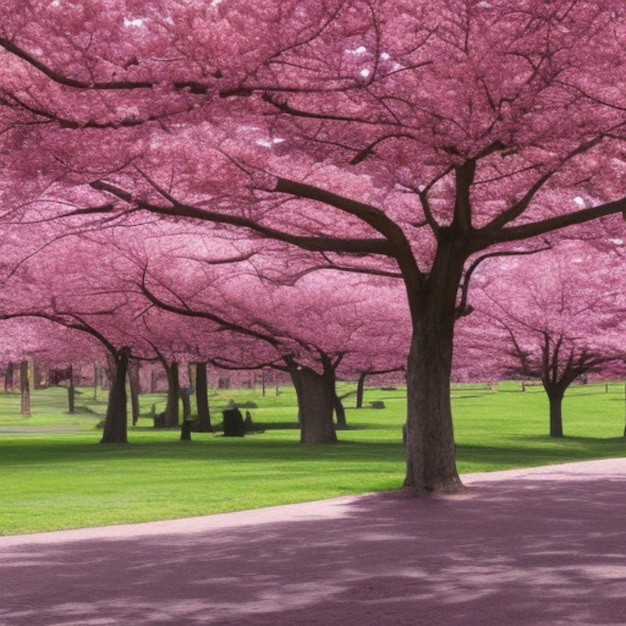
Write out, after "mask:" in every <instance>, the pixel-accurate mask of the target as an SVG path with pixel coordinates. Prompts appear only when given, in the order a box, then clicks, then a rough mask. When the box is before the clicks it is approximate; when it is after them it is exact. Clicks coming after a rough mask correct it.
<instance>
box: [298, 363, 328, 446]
mask: <svg viewBox="0 0 626 626" xmlns="http://www.w3.org/2000/svg"><path fill="white" fill-rule="evenodd" d="M289 373H290V375H291V378H292V381H293V384H294V387H295V389H296V395H297V397H298V413H299V416H300V443H305V444H308V443H333V442H335V441H337V433H336V432H335V425H334V423H333V409H334V406H335V372H334V370H333V369H332V367H330V365H327V366H325V367H324V372H323V373H322V374H318V373H317V372H316V371H315V370H312V369H311V368H309V367H304V366H296V365H294V364H291V365H290V366H289Z"/></svg>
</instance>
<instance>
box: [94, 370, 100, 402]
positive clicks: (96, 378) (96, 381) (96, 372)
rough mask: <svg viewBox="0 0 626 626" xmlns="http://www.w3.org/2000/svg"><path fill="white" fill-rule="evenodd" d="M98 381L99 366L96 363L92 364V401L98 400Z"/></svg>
mask: <svg viewBox="0 0 626 626" xmlns="http://www.w3.org/2000/svg"><path fill="white" fill-rule="evenodd" d="M99 382H100V368H99V367H98V364H97V363H94V364H93V401H94V402H96V401H97V400H98V383H99Z"/></svg>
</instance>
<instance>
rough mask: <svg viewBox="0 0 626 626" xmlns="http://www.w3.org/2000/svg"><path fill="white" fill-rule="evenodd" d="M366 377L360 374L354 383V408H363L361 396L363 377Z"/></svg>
mask: <svg viewBox="0 0 626 626" xmlns="http://www.w3.org/2000/svg"><path fill="white" fill-rule="evenodd" d="M366 376H367V373H366V372H361V373H360V374H359V379H358V381H357V383H356V408H357V409H362V408H363V394H364V392H365V377H366Z"/></svg>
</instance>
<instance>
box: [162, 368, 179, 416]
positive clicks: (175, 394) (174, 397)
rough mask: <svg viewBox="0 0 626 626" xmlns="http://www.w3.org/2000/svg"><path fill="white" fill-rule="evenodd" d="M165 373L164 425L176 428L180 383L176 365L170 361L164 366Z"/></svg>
mask: <svg viewBox="0 0 626 626" xmlns="http://www.w3.org/2000/svg"><path fill="white" fill-rule="evenodd" d="M165 371H166V372H167V406H166V407H165V425H166V426H167V427H174V426H178V422H179V417H180V409H179V406H178V400H179V398H180V382H179V378H178V363H177V362H176V361H172V362H171V363H169V364H167V365H165Z"/></svg>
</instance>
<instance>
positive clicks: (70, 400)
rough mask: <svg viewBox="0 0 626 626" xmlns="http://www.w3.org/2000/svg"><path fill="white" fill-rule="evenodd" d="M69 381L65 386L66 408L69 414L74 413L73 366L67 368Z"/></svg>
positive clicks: (74, 388)
mask: <svg viewBox="0 0 626 626" xmlns="http://www.w3.org/2000/svg"><path fill="white" fill-rule="evenodd" d="M68 371H69V381H68V384H67V406H68V410H69V412H70V413H76V387H75V386H74V366H73V365H70V367H69V370H68Z"/></svg>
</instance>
